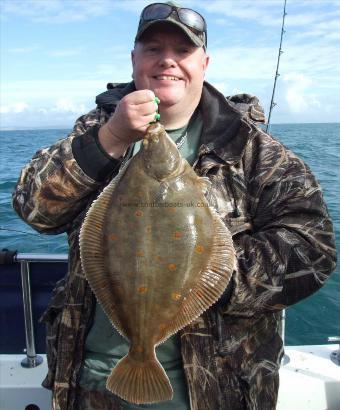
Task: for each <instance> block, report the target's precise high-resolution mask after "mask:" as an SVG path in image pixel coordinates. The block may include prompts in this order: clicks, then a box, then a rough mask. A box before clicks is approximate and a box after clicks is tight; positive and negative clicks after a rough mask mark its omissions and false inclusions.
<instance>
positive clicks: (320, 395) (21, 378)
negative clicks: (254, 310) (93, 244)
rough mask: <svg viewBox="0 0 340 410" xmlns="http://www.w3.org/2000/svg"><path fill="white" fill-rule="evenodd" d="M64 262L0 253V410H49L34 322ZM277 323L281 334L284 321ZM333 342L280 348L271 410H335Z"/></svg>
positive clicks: (339, 387)
mask: <svg viewBox="0 0 340 410" xmlns="http://www.w3.org/2000/svg"><path fill="white" fill-rule="evenodd" d="M67 262H68V256H67V255H66V254H55V255H54V254H29V253H17V252H15V251H12V252H11V251H8V250H4V251H2V252H0V326H1V329H2V332H1V338H0V410H48V409H50V408H51V392H50V391H49V390H47V389H45V388H43V387H42V386H41V383H42V381H43V379H44V378H45V376H46V374H47V361H46V354H45V329H44V326H43V325H42V324H41V323H39V320H38V319H39V317H40V315H41V314H42V312H43V311H44V310H45V308H46V307H47V304H48V302H49V299H50V295H51V292H52V289H53V287H54V284H55V282H57V281H58V280H59V279H61V278H62V277H63V276H64V275H65V274H66V273H67ZM282 323H283V326H282V329H283V332H284V316H283V318H282ZM283 336H284V334H282V337H283ZM338 343H340V337H335V336H334V337H330V338H329V344H324V345H303V346H286V347H285V356H284V358H283V361H282V365H281V369H280V389H279V398H278V404H277V410H339V409H340V346H339V345H338ZM37 352H38V353H37ZM202 410H203V409H202Z"/></svg>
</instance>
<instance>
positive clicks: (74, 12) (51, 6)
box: [2, 0, 149, 24]
mask: <svg viewBox="0 0 340 410" xmlns="http://www.w3.org/2000/svg"><path fill="white" fill-rule="evenodd" d="M65 3H66V4H65ZM148 3H149V1H147V0H128V1H117V0H115V1H112V0H87V1H80V0H67V2H66V1H65V0H8V1H4V2H3V4H2V15H3V16H11V15H20V16H23V17H26V18H27V19H29V20H32V21H34V22H37V23H48V24H64V23H72V22H78V21H86V20H89V19H92V18H94V17H98V16H105V15H108V14H109V13H111V12H112V11H114V10H117V9H120V10H126V11H131V12H134V13H137V14H138V13H139V12H140V10H141V9H142V8H143V7H144V6H145V5H146V4H148Z"/></svg>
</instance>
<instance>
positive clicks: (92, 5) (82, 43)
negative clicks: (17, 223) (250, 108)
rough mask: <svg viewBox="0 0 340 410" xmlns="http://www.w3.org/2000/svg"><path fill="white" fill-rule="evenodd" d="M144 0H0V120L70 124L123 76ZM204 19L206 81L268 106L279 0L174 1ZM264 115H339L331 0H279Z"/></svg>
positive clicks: (337, 17) (339, 72)
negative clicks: (278, 56)
mask: <svg viewBox="0 0 340 410" xmlns="http://www.w3.org/2000/svg"><path fill="white" fill-rule="evenodd" d="M150 3H151V1H150V0H149V1H144V0H0V46H1V47H0V48H1V51H0V53H1V54H0V83H1V85H0V87H1V88H0V106H1V108H0V128H1V129H13V128H69V127H71V126H72V125H73V123H74V121H75V120H76V119H77V118H78V117H79V116H80V115H82V114H84V113H86V112H88V111H90V110H91V109H93V108H94V107H95V96H96V95H98V94H100V93H101V92H103V91H105V90H106V84H107V83H108V82H128V81H131V72H132V69H131V62H130V52H131V49H132V48H133V41H134V37H135V34H136V29H137V25H138V20H139V14H140V12H141V10H142V9H143V7H144V6H145V5H147V4H150ZM180 4H181V5H182V6H183V7H189V8H194V9H195V10H197V11H198V12H200V13H201V14H202V15H203V16H204V17H205V19H206V21H207V25H208V50H207V52H208V54H209V56H210V64H209V67H208V71H207V74H206V80H207V81H209V82H210V83H211V84H213V85H214V86H215V87H216V88H218V89H219V90H220V91H221V92H222V93H224V94H225V95H233V94H239V93H249V94H252V95H256V96H257V97H258V98H259V100H260V103H261V105H262V106H263V108H264V109H265V112H266V114H267V115H268V111H269V107H270V100H271V94H272V88H273V82H274V75H275V69H276V64H277V55H278V49H279V43H280V34H281V24H282V13H283V4H284V0H256V1H253V0H217V1H215V0H209V1H205V0H187V1H185V0H182V1H180ZM286 12H287V15H286V19H285V30H286V32H285V34H284V36H283V44H282V50H283V54H282V55H281V62H280V70H279V73H280V76H279V77H278V81H277V86H276V94H275V102H276V103H277V105H276V106H275V108H274V109H273V113H272V118H271V121H272V123H311V122H340V109H339V95H340V80H339V78H340V57H339V55H340V0H333V1H329V0H287V6H286Z"/></svg>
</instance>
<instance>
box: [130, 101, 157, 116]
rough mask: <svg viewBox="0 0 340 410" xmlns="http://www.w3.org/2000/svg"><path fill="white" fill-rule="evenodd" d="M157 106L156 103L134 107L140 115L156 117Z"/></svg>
mask: <svg viewBox="0 0 340 410" xmlns="http://www.w3.org/2000/svg"><path fill="white" fill-rule="evenodd" d="M157 108H158V107H157V104H156V103H155V102H154V101H151V102H148V103H144V104H139V105H136V106H135V107H134V109H135V110H136V112H137V113H138V115H142V116H146V115H152V114H153V115H154V114H155V113H156V112H157Z"/></svg>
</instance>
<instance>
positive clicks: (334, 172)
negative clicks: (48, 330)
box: [0, 123, 340, 345]
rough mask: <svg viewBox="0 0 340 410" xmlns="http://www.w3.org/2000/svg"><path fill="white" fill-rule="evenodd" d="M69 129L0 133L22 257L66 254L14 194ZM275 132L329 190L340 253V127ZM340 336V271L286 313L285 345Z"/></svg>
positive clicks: (1, 221)
mask: <svg viewBox="0 0 340 410" xmlns="http://www.w3.org/2000/svg"><path fill="white" fill-rule="evenodd" d="M69 132H70V130H69V129H36V130H20V131H19V130H11V131H0V146H1V149H0V247H1V249H3V248H7V249H10V250H17V251H18V252H21V253H29V252H31V253H53V254H55V253H66V252H67V250H68V245H67V239H66V235H65V234H62V235H56V236H55V235H54V236H50V235H41V234H38V233H37V232H35V231H34V230H33V229H31V228H30V227H29V226H28V225H27V224H25V222H23V221H22V220H21V219H20V218H19V217H18V216H17V215H16V213H15V212H14V211H13V209H12V206H11V194H12V191H13V189H14V186H15V184H16V181H17V179H18V177H19V174H20V170H21V168H22V167H23V166H24V165H25V164H27V162H28V161H29V160H30V159H31V157H32V156H33V154H34V153H35V152H36V151H37V150H38V149H40V148H41V147H47V146H49V145H50V144H52V143H54V142H55V141H57V140H58V139H60V138H64V137H66V136H67V134H68V133H69ZM270 133H271V134H272V135H273V136H274V138H276V139H278V140H280V141H281V142H282V143H283V144H284V145H285V146H286V147H288V148H289V149H291V150H292V151H294V152H295V153H296V154H297V155H298V156H299V157H300V158H302V159H303V160H304V161H305V162H306V163H307V164H308V166H309V167H310V168H311V169H312V171H313V172H314V174H315V175H316V177H317V179H318V180H319V181H320V183H321V186H322V188H323V193H324V197H325V200H326V203H327V206H328V209H329V212H330V215H331V217H332V219H333V223H334V227H335V231H336V241H337V249H338V252H339V250H340V123H332V124H273V125H271V127H270ZM328 336H340V268H339V266H338V267H337V269H336V271H335V272H334V273H333V274H332V275H331V277H330V278H329V279H328V281H327V282H326V284H325V285H324V287H323V288H322V289H321V290H320V291H318V292H317V293H315V294H314V295H312V296H310V297H308V298H307V299H305V300H303V301H301V302H299V303H297V304H296V305H294V306H292V307H289V308H288V309H286V321H285V344H286V345H302V344H326V343H327V338H328Z"/></svg>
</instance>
